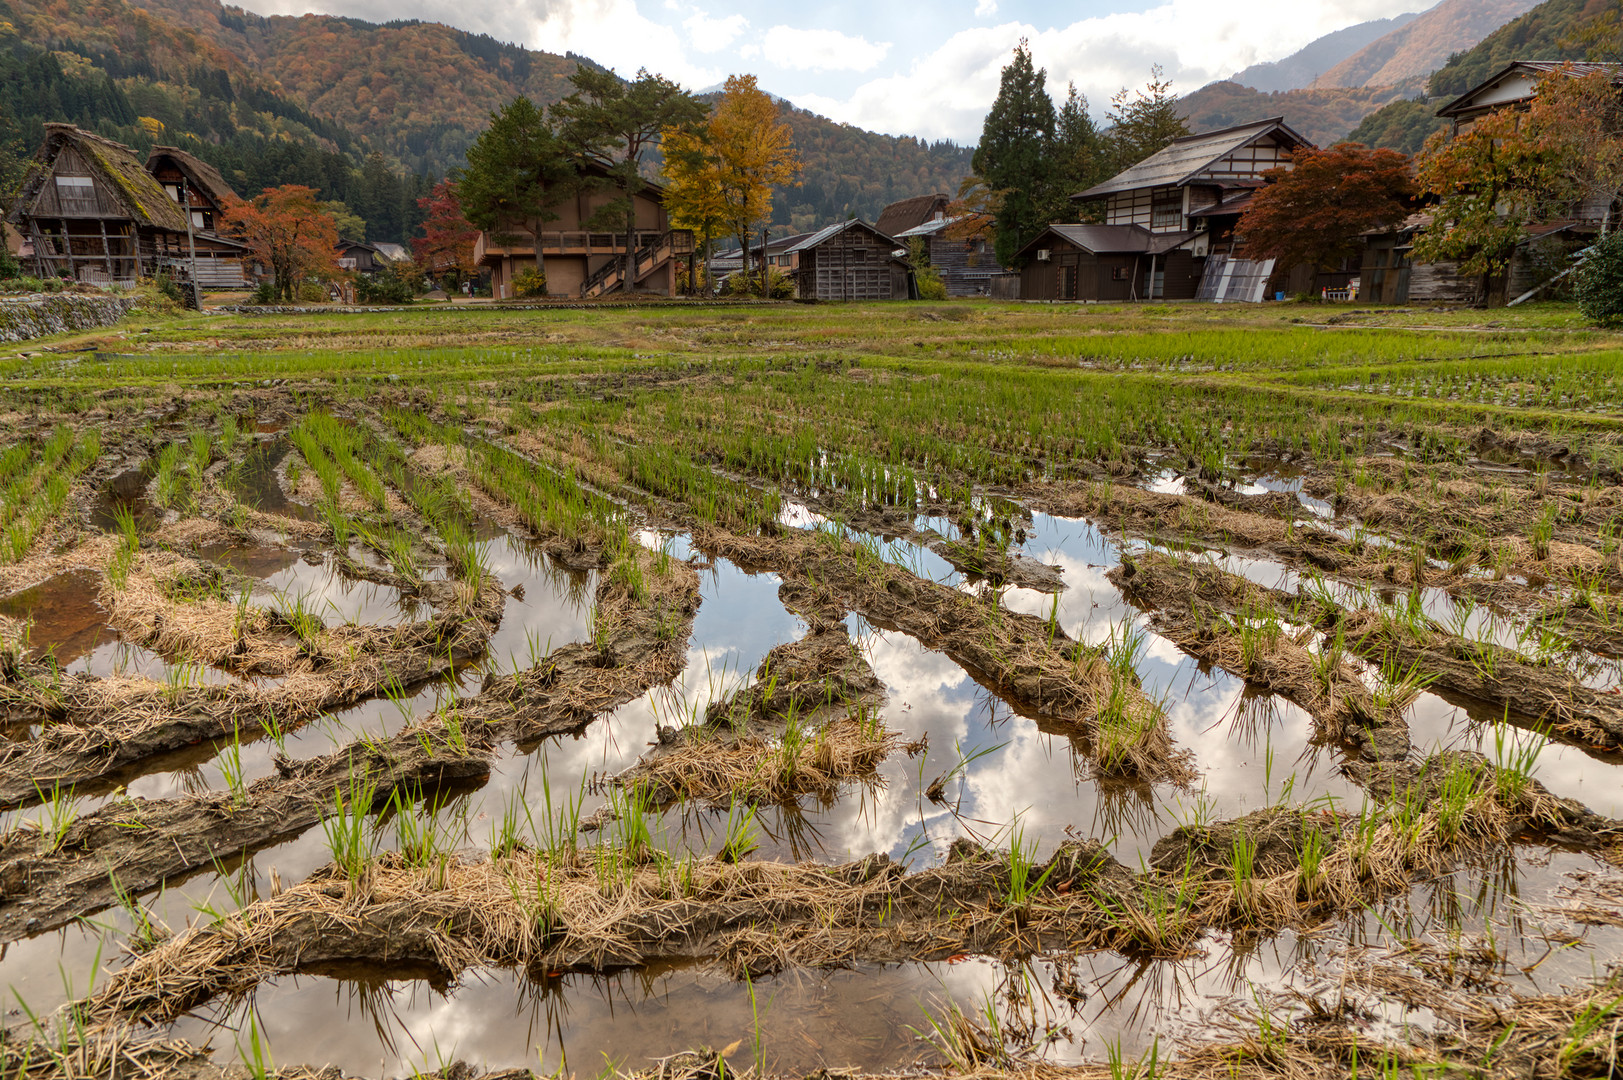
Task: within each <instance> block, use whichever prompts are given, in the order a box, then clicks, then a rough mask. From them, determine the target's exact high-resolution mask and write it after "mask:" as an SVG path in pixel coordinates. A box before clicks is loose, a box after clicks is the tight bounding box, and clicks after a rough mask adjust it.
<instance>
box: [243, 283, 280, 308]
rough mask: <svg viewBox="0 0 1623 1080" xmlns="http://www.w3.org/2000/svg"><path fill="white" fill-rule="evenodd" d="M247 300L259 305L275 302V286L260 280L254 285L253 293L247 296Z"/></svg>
mask: <svg viewBox="0 0 1623 1080" xmlns="http://www.w3.org/2000/svg"><path fill="white" fill-rule="evenodd" d="M248 302H249V303H250V304H259V305H261V306H264V305H269V304H274V303H276V286H275V285H273V284H271V283H270V282H269V281H261V282H260V283H259V284H258V285H255V286H254V295H253V296H251V297H249V298H248Z"/></svg>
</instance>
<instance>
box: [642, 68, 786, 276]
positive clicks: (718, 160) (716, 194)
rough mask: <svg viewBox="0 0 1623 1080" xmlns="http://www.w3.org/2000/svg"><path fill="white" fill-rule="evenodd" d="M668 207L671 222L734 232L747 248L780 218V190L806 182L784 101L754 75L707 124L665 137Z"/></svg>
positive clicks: (736, 85) (736, 84) (732, 84)
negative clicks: (776, 193)
mask: <svg viewBox="0 0 1623 1080" xmlns="http://www.w3.org/2000/svg"><path fill="white" fill-rule="evenodd" d="M665 158H666V164H665V178H666V182H667V185H668V187H667V190H666V203H665V205H666V206H667V207H668V208H669V209H670V212H671V220H672V221H673V222H675V223H677V224H681V225H684V226H685V227H687V228H692V229H695V230H697V231H700V232H702V233H703V234H704V235H705V238H706V241H707V247H708V240H709V236H710V230H711V229H713V228H715V227H718V226H719V227H723V228H726V229H727V230H728V231H729V232H730V233H731V234H732V235H733V236H735V237H737V238H738V242H739V245H740V246H741V247H742V248H743V249H744V259H745V263H744V271H745V274H746V275H747V274H748V273H749V261H748V260H749V245H750V237H751V235H752V234H753V232H754V230H755V227H756V225H757V224H761V223H765V222H769V221H771V219H772V194H773V190H774V189H775V188H779V187H789V186H793V185H796V184H798V183H799V176H800V155H799V154H798V153H796V151H795V148H794V142H793V135H792V133H791V132H790V130H789V125H788V124H786V123H783V122H782V121H781V120H780V119H779V116H778V104H777V102H775V101H773V100H772V97H771V95H770V94H767V93H766V92H765V91H763V90H762V89H760V87H758V86H757V85H756V83H755V76H753V75H734V76H732V77H730V78H729V79H728V80H727V86H726V92H725V93H723V95H722V98H721V101H720V102H719V103H717V105H716V108H715V110H714V111H713V112H712V113H711V114H710V118H709V119H708V120H707V121H706V122H705V123H704V124H703V125H702V126H699V127H694V128H689V129H687V130H685V131H684V130H682V129H680V128H669V129H667V130H666V132H665Z"/></svg>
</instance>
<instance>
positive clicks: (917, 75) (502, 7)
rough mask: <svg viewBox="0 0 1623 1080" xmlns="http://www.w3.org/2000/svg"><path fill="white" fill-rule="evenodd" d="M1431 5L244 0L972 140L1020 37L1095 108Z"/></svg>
mask: <svg viewBox="0 0 1623 1080" xmlns="http://www.w3.org/2000/svg"><path fill="white" fill-rule="evenodd" d="M1432 2H1434V0H1246V2H1244V3H1233V2H1220V0H1070V2H1059V0H924V2H922V3H920V2H917V0H915V2H912V3H906V4H904V3H899V2H896V0H866V2H861V0H824V2H822V3H817V4H772V3H765V2H761V0H756V2H740V0H503V2H501V3H485V4H477V3H474V4H469V3H465V2H459V0H257V2H255V0H249V2H248V6H249V7H251V8H253V9H254V10H257V11H259V12H260V13H262V14H267V15H276V14H280V15H295V14H302V13H304V12H306V11H322V12H327V13H329V14H337V15H352V16H357V17H359V18H363V19H370V20H375V21H380V22H381V21H385V20H388V19H400V18H420V19H425V20H435V21H439V22H445V23H449V24H451V25H452V26H456V27H460V28H461V29H464V30H469V31H473V32H475V33H485V34H490V35H491V36H493V37H496V38H499V39H501V40H504V41H512V42H517V43H518V44H521V45H527V46H529V47H530V48H533V49H543V50H546V51H548V52H557V53H562V52H565V51H574V52H576V53H580V54H583V55H585V56H589V57H591V58H592V59H594V60H596V61H597V62H598V63H600V64H605V65H607V66H609V67H612V68H615V69H616V70H618V71H619V72H620V73H621V74H623V75H631V74H633V73H635V72H636V70H637V69H638V68H641V67H646V68H648V69H649V70H650V71H656V72H659V73H660V74H662V75H666V76H668V77H670V78H673V79H676V80H677V81H679V82H681V83H682V84H683V85H685V86H688V87H690V88H693V89H708V88H710V87H713V86H715V85H716V84H718V83H720V82H722V81H723V80H724V79H725V78H726V77H727V76H728V75H729V74H734V73H748V74H754V75H756V76H758V78H759V80H760V85H761V87H762V88H763V89H765V90H768V91H770V92H772V93H774V94H777V95H779V96H781V97H785V98H788V99H789V100H790V101H793V102H794V103H795V104H796V105H799V106H800V107H802V108H806V109H811V110H813V111H815V112H818V113H821V114H823V115H824V116H827V117H830V118H832V119H834V120H837V121H842V122H846V123H851V124H856V125H858V126H861V127H864V128H868V129H870V130H874V131H883V132H886V133H888V134H892V135H915V136H918V137H921V138H925V139H929V140H932V141H933V140H937V139H951V140H953V141H955V142H958V143H961V144H965V145H973V144H974V143H975V142H977V141H978V139H979V137H980V129H981V121H982V119H983V118H984V116H985V114H986V110H987V108H988V107H989V106H990V105H991V103H992V99H993V98H994V97H996V96H997V86H998V72H999V71H1000V70H1001V69H1002V67H1003V65H1004V64H1006V63H1007V62H1008V59H1009V56H1010V53H1011V51H1012V50H1013V49H1014V47H1015V46H1016V44H1017V43H1018V42H1019V41H1020V39H1021V38H1026V39H1028V40H1029V41H1030V42H1031V48H1032V54H1033V56H1034V57H1035V59H1036V61H1037V63H1038V65H1039V66H1041V67H1044V68H1046V69H1047V71H1048V86H1049V91H1050V93H1052V94H1053V95H1054V96H1055V98H1056V100H1063V98H1064V95H1065V88H1066V84H1067V83H1069V82H1074V83H1075V84H1076V87H1077V89H1078V90H1079V91H1080V92H1082V93H1083V94H1085V95H1087V98H1088V101H1089V105H1090V107H1091V110H1092V112H1093V114H1094V115H1095V116H1096V117H1099V116H1102V115H1103V113H1104V111H1105V110H1106V109H1107V108H1108V107H1109V103H1110V97H1111V95H1112V94H1114V93H1116V92H1118V91H1120V90H1121V89H1122V88H1123V87H1135V88H1136V87H1140V86H1143V85H1144V83H1145V82H1146V80H1147V79H1148V78H1149V75H1150V69H1151V66H1152V65H1154V64H1160V65H1161V66H1162V67H1163V68H1164V69H1165V72H1166V74H1167V75H1168V76H1170V77H1171V78H1172V80H1173V90H1174V91H1175V92H1182V93H1188V92H1189V91H1192V90H1196V89H1198V88H1199V87H1201V86H1204V85H1205V84H1206V83H1208V82H1211V81H1212V80H1213V79H1221V78H1226V77H1228V76H1229V75H1232V74H1233V73H1235V72H1236V71H1239V70H1240V69H1242V68H1244V67H1246V66H1248V65H1250V64H1253V63H1256V62H1259V61H1265V60H1278V59H1280V58H1282V57H1285V56H1288V55H1289V54H1290V53H1292V52H1294V51H1296V50H1297V49H1299V48H1301V47H1302V46H1303V45H1306V44H1307V43H1308V42H1310V41H1312V40H1313V39H1315V38H1317V37H1320V36H1322V35H1324V34H1327V33H1329V32H1331V31H1332V30H1339V29H1341V28H1343V27H1346V26H1351V25H1353V24H1354V23H1359V22H1363V21H1365V20H1368V19H1377V18H1387V17H1390V16H1393V15H1397V14H1401V13H1403V12H1405V11H1419V10H1424V9H1425V8H1427V7H1429V6H1431V3H1432Z"/></svg>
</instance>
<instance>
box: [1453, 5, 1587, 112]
mask: <svg viewBox="0 0 1623 1080" xmlns="http://www.w3.org/2000/svg"><path fill="white" fill-rule="evenodd" d="M1616 4H1617V0H1545V2H1544V3H1542V4H1540V5H1539V6H1538V7H1536V8H1534V9H1533V10H1531V11H1529V12H1528V13H1527V14H1525V15H1523V16H1521V17H1520V18H1517V19H1513V20H1511V21H1510V22H1508V23H1506V24H1505V25H1504V26H1501V27H1500V28H1499V29H1497V30H1495V31H1494V32H1493V33H1491V34H1489V35H1488V36H1487V37H1485V38H1483V39H1482V40H1481V41H1479V42H1477V44H1476V46H1475V47H1473V48H1471V49H1469V50H1467V51H1466V52H1463V53H1460V54H1458V55H1456V56H1451V57H1449V58H1448V62H1447V63H1446V64H1444V65H1443V66H1442V67H1440V68H1438V69H1437V70H1436V71H1434V72H1432V76H1431V86H1430V89H1431V93H1432V94H1434V95H1438V96H1447V97H1457V96H1458V95H1460V94H1463V93H1465V91H1467V90H1469V89H1470V88H1471V87H1473V86H1475V85H1476V84H1477V83H1480V82H1482V81H1483V80H1484V79H1486V78H1487V77H1488V76H1489V75H1492V74H1493V73H1494V72H1495V71H1498V70H1499V69H1500V68H1502V67H1504V66H1505V65H1506V64H1508V63H1510V62H1511V61H1512V60H1583V59H1585V58H1586V57H1587V55H1588V49H1587V47H1586V46H1585V45H1584V44H1583V43H1582V42H1579V41H1577V40H1576V38H1577V34H1578V31H1579V30H1580V28H1581V27H1582V26H1583V25H1584V24H1585V23H1587V22H1588V21H1589V20H1591V19H1593V18H1595V17H1596V16H1599V15H1602V14H1604V13H1606V11H1607V9H1608V8H1615V7H1616ZM1605 59H1613V60H1615V59H1618V58H1617V57H1615V56H1614V57H1606V58H1605Z"/></svg>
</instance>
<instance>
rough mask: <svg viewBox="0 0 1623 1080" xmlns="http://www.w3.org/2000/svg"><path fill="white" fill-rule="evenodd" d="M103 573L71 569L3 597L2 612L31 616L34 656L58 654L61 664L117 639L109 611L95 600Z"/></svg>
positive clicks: (57, 657)
mask: <svg viewBox="0 0 1623 1080" xmlns="http://www.w3.org/2000/svg"><path fill="white" fill-rule="evenodd" d="M100 587H101V575H100V574H98V573H97V572H96V571H94V570H70V571H68V572H67V573H65V574H57V575H56V576H55V577H50V578H47V579H46V580H44V581H42V582H40V583H39V584H38V585H35V586H32V587H31V588H27V589H24V590H22V591H21V592H17V593H13V594H12V595H10V596H8V597H6V598H5V599H4V600H0V615H5V616H7V617H9V618H13V619H17V620H19V621H25V620H29V619H32V620H33V623H34V625H33V627H32V628H31V629H30V630H29V637H28V640H29V644H30V645H31V646H32V649H31V653H30V655H32V656H33V657H34V658H35V659H38V658H40V657H43V656H44V655H45V654H46V653H51V654H53V655H55V657H56V662H57V664H58V665H59V666H61V667H68V666H69V665H70V664H72V663H73V662H75V661H77V660H79V659H80V658H82V657H85V656H87V655H88V654H92V653H95V652H96V651H97V650H98V649H100V648H103V647H105V646H107V645H108V644H109V643H112V642H116V641H117V640H118V633H117V632H116V631H114V630H113V628H112V627H110V626H108V625H107V612H106V611H104V610H103V609H102V606H101V605H100V604H98V603H97V602H96V594H97V592H98V591H99V590H100Z"/></svg>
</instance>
